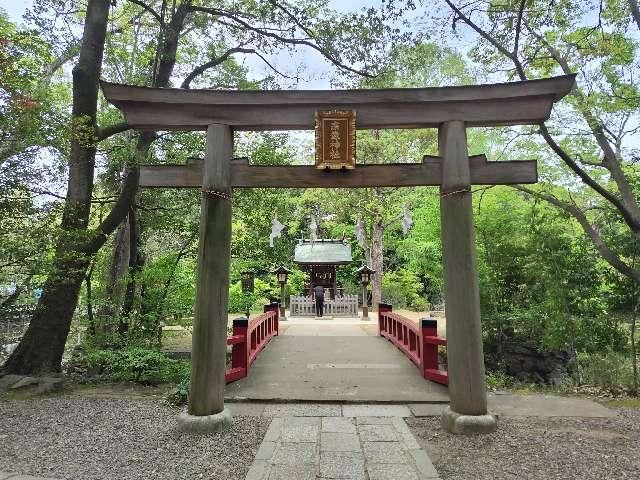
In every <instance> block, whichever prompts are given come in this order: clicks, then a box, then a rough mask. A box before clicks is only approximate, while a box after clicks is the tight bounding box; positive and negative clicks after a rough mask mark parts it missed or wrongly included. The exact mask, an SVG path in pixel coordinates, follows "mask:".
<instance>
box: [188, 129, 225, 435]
mask: <svg viewBox="0 0 640 480" xmlns="http://www.w3.org/2000/svg"><path fill="white" fill-rule="evenodd" d="M232 155H233V133H232V131H231V129H230V128H229V126H228V125H209V127H208V128H207V149H206V155H205V159H204V168H203V176H202V203H201V207H200V243H199V247H198V278H197V283H196V306H195V318H194V321H193V336H192V345H191V388H190V391H189V408H188V411H187V412H184V413H183V414H182V415H180V417H179V418H178V422H179V424H180V427H181V428H182V429H183V430H186V431H200V432H216V431H220V430H223V429H225V428H227V427H228V426H229V425H231V414H230V413H229V410H228V409H226V408H225V406H224V386H225V379H224V371H225V356H226V351H227V305H228V300H229V261H230V255H231V172H230V168H231V167H230V165H231V156H232Z"/></svg>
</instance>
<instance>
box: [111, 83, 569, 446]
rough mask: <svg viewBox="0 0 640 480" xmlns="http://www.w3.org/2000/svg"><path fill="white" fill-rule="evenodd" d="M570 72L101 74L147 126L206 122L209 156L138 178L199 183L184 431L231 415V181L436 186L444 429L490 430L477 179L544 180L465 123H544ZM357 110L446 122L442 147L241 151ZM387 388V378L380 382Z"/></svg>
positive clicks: (392, 119) (365, 116) (371, 116)
mask: <svg viewBox="0 0 640 480" xmlns="http://www.w3.org/2000/svg"><path fill="white" fill-rule="evenodd" d="M574 81H575V76H574V75H566V76H561V77H554V78H549V79H542V80H532V81H525V82H514V83H502V84H489V85H477V86H461V87H441V88H417V89H382V90H333V91H318V90H315V91H304V90H295V91H217V90H181V89H155V88H146V87H134V86H128V85H119V84H113V83H102V90H103V92H104V95H105V97H106V98H107V100H108V101H109V102H111V103H112V104H114V105H115V106H116V107H118V108H119V109H120V110H121V111H122V112H123V114H124V116H125V118H126V121H127V122H128V123H129V125H131V126H132V127H134V128H136V129H140V130H183V131H185V130H206V132H207V134H206V139H207V140H206V154H205V158H204V162H192V163H190V164H187V165H161V166H158V165H155V166H142V167H141V170H140V185H141V186H142V187H197V188H202V204H201V217H200V243H199V251H198V281H197V290H196V305H195V320H194V328H193V346H192V367H191V391H190V396H189V407H188V411H187V412H185V413H184V414H183V415H181V417H180V419H179V420H180V423H181V425H182V426H183V428H185V429H187V430H205V431H215V430H219V429H221V428H224V427H225V426H227V425H228V424H229V423H230V419H231V417H230V415H229V412H228V410H227V409H226V408H225V406H224V387H225V379H224V372H225V352H226V335H227V305H228V287H229V262H230V242H231V201H230V200H231V195H232V189H233V188H234V187H243V188H258V187H259V188H264V187H267V188H269V187H272V188H278V187H294V188H314V187H345V188H358V187H370V186H384V187H389V186H404V187H407V186H418V185H438V186H440V212H441V219H442V220H441V225H442V245H443V263H444V265H443V266H444V277H445V301H446V306H447V341H448V372H449V395H450V406H449V407H448V408H447V409H446V410H445V411H444V412H443V416H442V419H443V426H444V427H445V428H446V429H448V430H449V431H452V432H455V433H471V432H488V431H493V430H494V429H495V428H496V419H495V417H493V416H492V415H489V414H488V413H487V398H486V387H485V370H484V359H483V352H482V335H481V325H480V300H479V291H478V274H477V268H476V247H475V238H474V229H473V221H472V203H471V201H472V199H471V185H472V184H485V185H486V184H488V185H494V184H502V185H508V184H523V183H535V182H536V181H537V170H536V162H535V161H514V162H487V159H486V158H485V156H484V155H479V156H472V157H469V156H468V150H467V137H466V128H467V127H486V126H501V125H527V124H538V123H541V122H544V121H545V120H547V119H548V118H549V115H550V112H551V108H552V106H553V103H554V102H556V101H558V100H560V99H561V98H562V97H563V96H565V95H566V94H567V93H569V91H570V90H571V88H572V87H573V84H574ZM347 109H351V110H356V111H357V116H358V124H357V127H358V128H360V129H383V128H438V131H439V136H438V142H439V156H437V157H431V156H427V157H425V158H424V159H423V161H422V162H421V163H416V164H393V165H358V166H357V168H356V169H354V170H332V171H324V170H318V169H316V168H314V167H307V166H284V167H283V166H252V165H250V164H249V162H248V161H246V160H234V159H233V158H232V157H233V131H234V130H254V131H260V130H304V129H306V130H309V129H313V128H314V116H315V112H316V111H318V110H347ZM381 388H384V386H381Z"/></svg>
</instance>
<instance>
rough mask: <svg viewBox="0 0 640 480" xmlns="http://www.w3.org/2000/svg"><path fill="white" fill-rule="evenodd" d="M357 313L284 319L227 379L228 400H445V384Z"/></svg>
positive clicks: (374, 324) (375, 325)
mask: <svg viewBox="0 0 640 480" xmlns="http://www.w3.org/2000/svg"><path fill="white" fill-rule="evenodd" d="M377 333H378V327H377V323H376V322H375V321H373V320H370V321H368V322H363V321H362V320H358V319H340V320H338V319H331V320H329V319H328V320H315V319H313V320H303V319H299V320H294V319H291V320H289V321H287V322H281V334H280V336H279V337H275V338H274V339H273V340H272V341H271V342H270V344H269V345H268V346H267V347H266V348H265V349H264V350H263V351H262V352H261V353H260V356H259V358H258V359H257V360H256V361H255V363H254V364H253V365H252V366H251V369H250V370H249V375H248V376H247V377H246V378H244V379H242V380H239V381H237V382H234V383H231V384H229V385H227V388H226V391H225V398H226V399H227V400H229V401H239V400H261V401H267V400H269V401H320V402H323V401H333V402H335V401H340V402H370V403H378V402H381V403H382V402H394V403H402V402H426V403H447V402H448V401H449V397H448V394H447V388H446V387H444V386H442V385H439V384H436V383H433V382H430V381H428V380H425V379H424V378H422V376H421V375H420V372H419V371H418V369H417V368H416V367H415V365H414V364H413V363H411V361H409V359H407V357H406V356H405V355H404V354H403V353H402V352H400V351H399V350H398V349H397V348H396V347H395V346H394V345H392V344H391V343H390V342H389V341H387V340H385V339H384V338H382V337H379V336H378V335H377Z"/></svg>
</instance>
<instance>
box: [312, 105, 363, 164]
mask: <svg viewBox="0 0 640 480" xmlns="http://www.w3.org/2000/svg"><path fill="white" fill-rule="evenodd" d="M355 167H356V112H355V110H330V111H318V112H316V168H355Z"/></svg>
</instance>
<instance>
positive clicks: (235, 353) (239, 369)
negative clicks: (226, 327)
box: [227, 317, 249, 382]
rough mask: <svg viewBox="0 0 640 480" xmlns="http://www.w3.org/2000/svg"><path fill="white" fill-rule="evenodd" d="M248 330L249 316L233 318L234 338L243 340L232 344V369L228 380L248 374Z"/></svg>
mask: <svg viewBox="0 0 640 480" xmlns="http://www.w3.org/2000/svg"><path fill="white" fill-rule="evenodd" d="M248 330H249V319H248V318H246V317H239V318H236V319H234V320H233V338H234V339H238V340H241V339H243V340H242V341H238V342H237V343H234V344H233V345H232V346H231V370H230V371H229V374H228V377H229V378H227V382H229V381H234V380H237V379H239V378H242V377H245V376H246V375H247V371H248V370H249V342H248V341H247V333H248Z"/></svg>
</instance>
